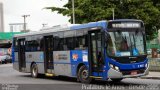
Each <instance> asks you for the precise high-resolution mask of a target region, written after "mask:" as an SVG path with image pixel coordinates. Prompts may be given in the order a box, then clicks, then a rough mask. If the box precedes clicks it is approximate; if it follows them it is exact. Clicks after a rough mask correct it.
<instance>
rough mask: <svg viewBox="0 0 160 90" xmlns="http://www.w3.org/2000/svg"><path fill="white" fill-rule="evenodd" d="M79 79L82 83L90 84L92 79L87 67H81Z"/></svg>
mask: <svg viewBox="0 0 160 90" xmlns="http://www.w3.org/2000/svg"><path fill="white" fill-rule="evenodd" d="M78 79H79V80H80V81H81V82H82V83H90V82H91V81H92V79H91V78H90V77H89V72H88V69H87V67H86V66H84V65H83V66H81V67H80V69H79V71H78Z"/></svg>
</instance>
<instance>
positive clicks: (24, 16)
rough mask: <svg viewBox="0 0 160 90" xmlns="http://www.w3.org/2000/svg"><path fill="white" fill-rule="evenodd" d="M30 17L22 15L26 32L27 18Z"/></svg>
mask: <svg viewBox="0 0 160 90" xmlns="http://www.w3.org/2000/svg"><path fill="white" fill-rule="evenodd" d="M29 16H30V15H22V17H23V18H24V27H23V29H24V32H26V17H29Z"/></svg>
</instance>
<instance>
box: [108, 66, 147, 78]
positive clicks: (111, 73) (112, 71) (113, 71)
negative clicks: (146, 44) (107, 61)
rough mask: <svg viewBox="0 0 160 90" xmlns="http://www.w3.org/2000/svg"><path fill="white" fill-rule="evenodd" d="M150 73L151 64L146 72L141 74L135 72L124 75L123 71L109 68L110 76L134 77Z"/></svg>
mask: <svg viewBox="0 0 160 90" xmlns="http://www.w3.org/2000/svg"><path fill="white" fill-rule="evenodd" d="M148 74H149V66H148V67H147V68H146V69H145V71H144V73H140V74H135V75H123V74H122V72H120V71H116V70H114V69H112V68H110V69H109V70H108V78H113V79H116V78H132V77H140V76H145V75H148Z"/></svg>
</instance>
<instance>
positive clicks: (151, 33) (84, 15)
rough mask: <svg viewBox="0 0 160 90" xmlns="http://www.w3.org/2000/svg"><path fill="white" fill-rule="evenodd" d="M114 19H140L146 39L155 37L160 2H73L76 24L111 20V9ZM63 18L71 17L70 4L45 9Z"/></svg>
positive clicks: (119, 0) (84, 0) (120, 0)
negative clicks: (61, 15)
mask: <svg viewBox="0 0 160 90" xmlns="http://www.w3.org/2000/svg"><path fill="white" fill-rule="evenodd" d="M113 8H114V10H115V19H124V18H127V19H140V20H143V21H144V24H145V26H146V34H147V39H148V40H151V39H154V38H156V37H157V35H158V30H159V29H160V0H75V18H76V23H80V24H81V23H87V22H94V21H99V20H111V19H112V9H113ZM46 9H51V10H52V11H53V12H55V11H57V12H58V13H59V14H63V15H64V16H71V19H70V20H69V21H70V22H72V2H71V0H69V1H68V3H67V4H65V5H64V6H63V8H59V7H54V6H53V7H46Z"/></svg>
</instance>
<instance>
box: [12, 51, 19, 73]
mask: <svg viewBox="0 0 160 90" xmlns="http://www.w3.org/2000/svg"><path fill="white" fill-rule="evenodd" d="M12 58H13V68H14V69H15V70H17V71H19V62H18V52H14V56H13V57H12Z"/></svg>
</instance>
